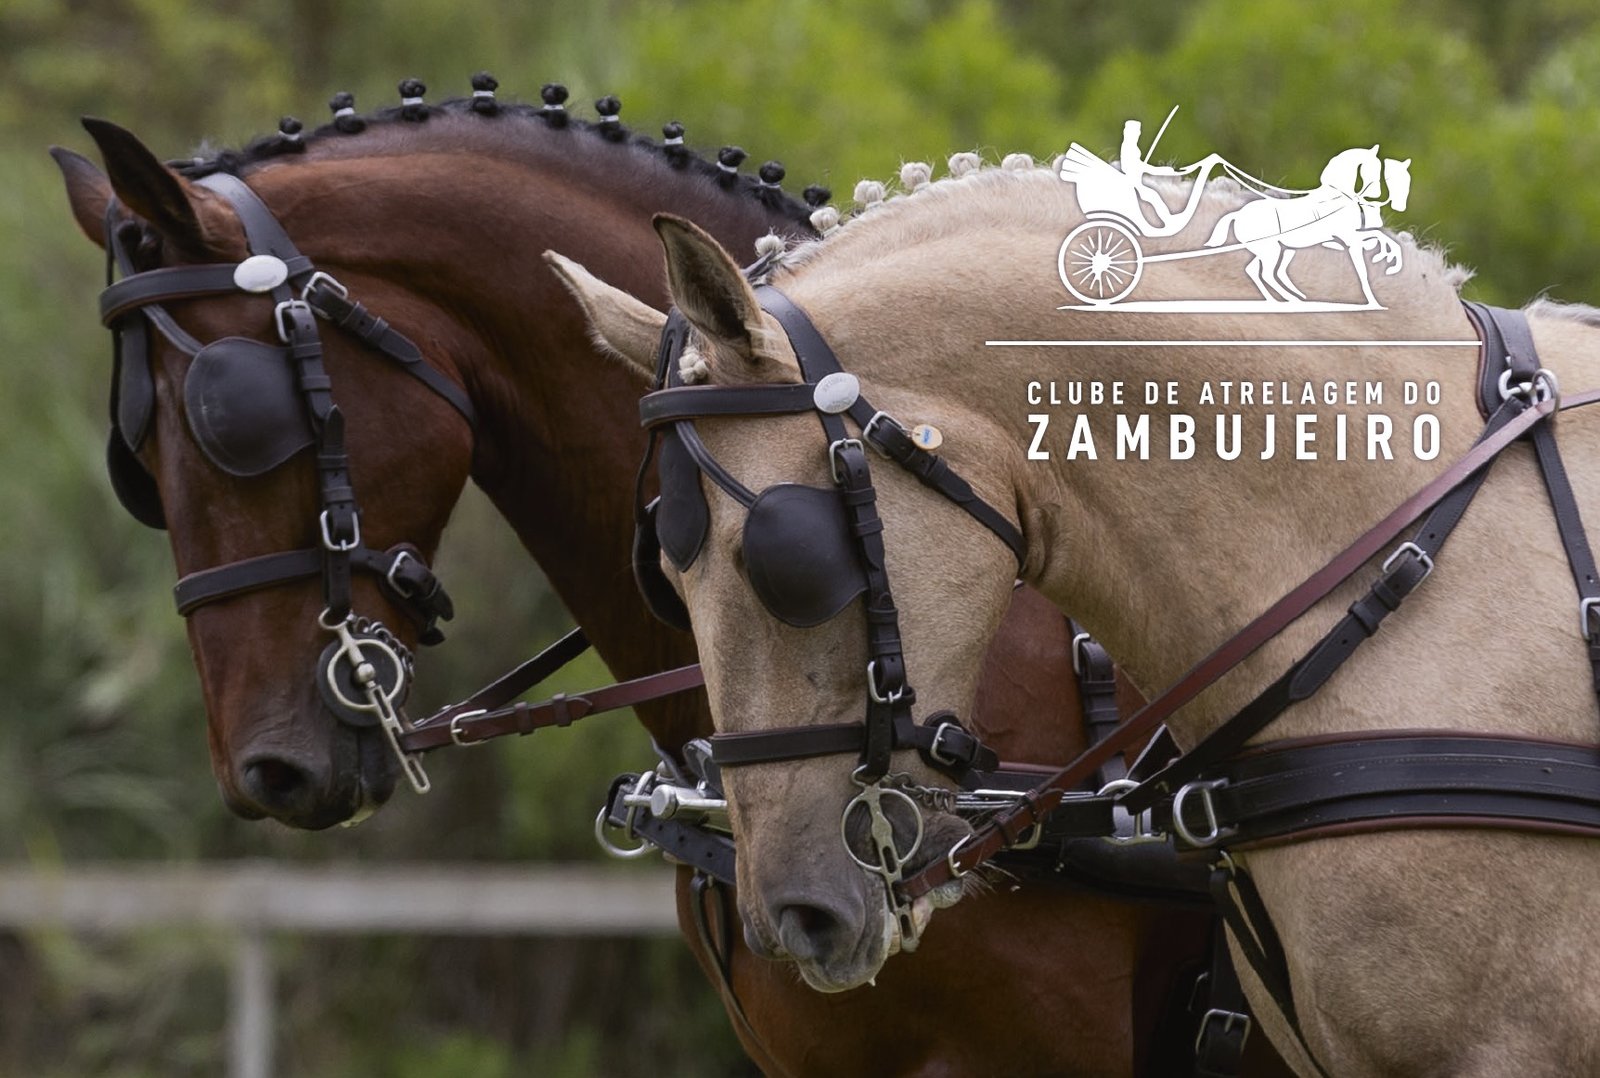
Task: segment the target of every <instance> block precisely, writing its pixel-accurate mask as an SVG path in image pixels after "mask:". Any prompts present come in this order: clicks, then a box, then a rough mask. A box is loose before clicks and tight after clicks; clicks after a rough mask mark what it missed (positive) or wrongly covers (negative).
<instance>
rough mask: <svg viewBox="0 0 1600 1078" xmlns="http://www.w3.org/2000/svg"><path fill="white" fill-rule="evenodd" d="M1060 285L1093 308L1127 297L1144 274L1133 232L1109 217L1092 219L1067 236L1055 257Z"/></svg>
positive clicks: (1137, 243) (1140, 255) (1141, 255)
mask: <svg viewBox="0 0 1600 1078" xmlns="http://www.w3.org/2000/svg"><path fill="white" fill-rule="evenodd" d="M1056 267H1057V270H1058V271H1059V272H1060V274H1061V283H1062V284H1064V285H1066V286H1067V291H1068V292H1071V293H1072V294H1073V295H1074V296H1077V297H1078V298H1079V299H1081V300H1083V302H1085V303H1087V304H1089V305H1090V306H1094V307H1104V306H1109V305H1110V304H1113V303H1115V302H1117V300H1119V299H1123V298H1125V297H1126V296H1127V295H1128V293H1130V292H1132V291H1133V286H1134V285H1136V284H1138V283H1139V275H1140V274H1141V273H1143V272H1144V254H1143V252H1141V251H1140V250H1139V241H1138V239H1136V238H1135V237H1134V234H1133V230H1132V229H1130V228H1129V227H1128V226H1127V225H1124V224H1123V223H1122V222H1121V221H1119V220H1116V219H1115V218H1110V217H1100V218H1091V219H1089V220H1087V221H1085V222H1084V223H1083V224H1081V225H1079V226H1078V227H1077V228H1075V229H1073V230H1072V231H1071V232H1069V233H1067V238H1066V239H1065V240H1063V241H1062V243H1061V253H1060V254H1058V255H1057V256H1056Z"/></svg>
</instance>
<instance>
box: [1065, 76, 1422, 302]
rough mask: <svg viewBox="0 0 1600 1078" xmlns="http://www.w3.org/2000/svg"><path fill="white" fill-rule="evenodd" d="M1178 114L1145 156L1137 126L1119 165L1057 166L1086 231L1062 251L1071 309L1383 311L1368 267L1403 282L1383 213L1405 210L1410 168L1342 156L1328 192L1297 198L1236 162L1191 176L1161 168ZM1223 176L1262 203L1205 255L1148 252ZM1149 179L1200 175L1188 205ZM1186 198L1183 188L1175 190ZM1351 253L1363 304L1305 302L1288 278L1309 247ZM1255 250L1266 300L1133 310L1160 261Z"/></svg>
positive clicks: (1090, 157)
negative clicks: (1142, 283)
mask: <svg viewBox="0 0 1600 1078" xmlns="http://www.w3.org/2000/svg"><path fill="white" fill-rule="evenodd" d="M1177 111H1178V109H1177V107H1176V106H1174V107H1173V109H1172V111H1171V112H1169V113H1168V114H1167V119H1166V122H1164V123H1163V124H1162V125H1161V130H1159V131H1157V132H1156V137H1155V138H1154V139H1152V140H1151V142H1150V146H1149V147H1148V148H1147V149H1146V150H1144V151H1143V152H1141V151H1140V148H1139V139H1140V134H1141V128H1140V124H1139V121H1138V120H1129V121H1128V122H1127V123H1126V124H1124V125H1123V129H1122V148H1121V151H1120V153H1119V155H1118V159H1117V161H1116V162H1114V163H1113V162H1108V161H1103V160H1101V159H1100V158H1099V157H1097V156H1096V155H1095V154H1093V153H1092V152H1090V151H1089V150H1086V149H1084V148H1083V147H1082V146H1080V145H1078V144H1077V143H1076V142H1074V143H1073V144H1072V146H1071V148H1070V149H1068V150H1067V152H1066V154H1065V155H1063V156H1062V158H1061V159H1060V173H1061V178H1062V179H1063V180H1065V181H1066V182H1068V183H1070V184H1073V185H1074V186H1075V187H1076V194H1077V198H1078V206H1079V208H1080V209H1081V210H1082V211H1083V214H1084V221H1083V223H1082V224H1080V225H1078V226H1077V227H1076V228H1074V229H1073V230H1072V231H1071V232H1069V233H1068V234H1067V238H1066V239H1065V240H1064V241H1063V242H1062V244H1061V250H1060V253H1059V254H1058V255H1057V259H1056V264H1057V270H1058V272H1059V273H1060V275H1061V283H1062V284H1064V285H1065V286H1066V288H1067V291H1068V292H1070V293H1072V295H1073V296H1074V297H1076V298H1077V299H1078V300H1080V301H1081V302H1080V303H1075V304H1066V305H1064V306H1062V307H1061V308H1060V309H1061V310H1064V311H1106V310H1126V311H1174V312H1176V311H1190V312H1223V311H1226V312H1233V313H1248V312H1252V311H1260V312H1265V311H1272V312H1284V311H1351V310H1356V311H1362V310H1367V311H1381V310H1383V309H1384V308H1383V307H1382V305H1381V304H1379V303H1378V301H1377V299H1376V298H1375V297H1374V296H1373V294H1372V283H1371V281H1370V279H1369V271H1368V268H1367V264H1368V262H1369V260H1370V261H1371V262H1372V263H1373V264H1378V263H1383V264H1384V265H1385V269H1384V272H1385V273H1386V274H1394V273H1398V272H1400V267H1401V248H1400V244H1399V243H1398V242H1396V240H1395V239H1394V237H1392V236H1390V235H1388V234H1387V233H1385V232H1384V231H1383V219H1382V215H1381V211H1382V209H1383V208H1384V207H1386V206H1393V207H1394V208H1395V209H1396V210H1404V209H1405V208H1406V199H1407V197H1408V196H1409V194H1410V191H1411V172H1410V167H1411V160H1410V158H1407V159H1406V160H1404V161H1399V160H1396V159H1394V158H1392V157H1385V158H1380V157H1379V155H1378V147H1377V146H1371V147H1361V146H1357V147H1353V148H1351V149H1348V150H1344V151H1342V152H1340V153H1337V154H1335V155H1334V156H1333V157H1332V158H1330V159H1329V161H1328V163H1327V165H1326V166H1325V167H1324V168H1323V170H1322V176H1321V178H1320V181H1319V184H1318V186H1316V187H1313V188H1306V189H1303V190H1295V189H1292V188H1285V187H1277V186H1275V185H1273V184H1270V183H1267V182H1266V181H1265V180H1261V179H1258V178H1257V177H1255V176H1252V175H1250V174H1249V173H1247V172H1245V171H1244V170H1243V169H1240V168H1238V167H1236V166H1234V165H1233V164H1232V163H1230V162H1229V161H1228V160H1227V159H1225V158H1224V157H1222V155H1220V154H1216V153H1212V154H1207V155H1206V156H1205V157H1203V158H1201V159H1200V160H1198V161H1196V162H1194V163H1193V164H1190V165H1185V166H1184V167H1182V168H1167V167H1163V166H1157V165H1152V164H1150V163H1149V160H1150V157H1151V155H1152V153H1153V151H1154V150H1155V146H1156V143H1158V142H1159V141H1160V140H1161V136H1162V135H1163V134H1164V133H1165V132H1166V129H1167V125H1168V124H1170V123H1171V122H1172V117H1173V115H1175V114H1176V113H1177ZM1219 170H1220V172H1221V173H1223V174H1225V175H1227V176H1231V177H1232V178H1233V179H1234V180H1236V181H1237V182H1238V183H1239V184H1241V185H1242V186H1243V187H1245V188H1246V189H1247V190H1249V191H1251V192H1253V193H1254V194H1255V195H1256V196H1258V197H1256V198H1254V199H1252V200H1251V201H1249V202H1246V203H1245V204H1244V205H1243V206H1240V207H1239V208H1238V209H1236V210H1233V211H1231V212H1229V213H1226V214H1224V215H1223V216H1222V217H1221V219H1219V220H1218V221H1217V223H1216V224H1215V225H1214V226H1213V228H1212V230H1211V234H1210V235H1209V236H1208V237H1207V238H1206V239H1205V240H1204V242H1203V243H1202V244H1201V245H1200V246H1199V247H1196V248H1193V249H1189V250H1178V251H1164V252H1162V253H1159V254H1146V253H1145V252H1144V249H1143V247H1142V246H1141V244H1140V241H1141V240H1150V239H1158V238H1164V237H1168V236H1176V235H1177V234H1178V233H1180V232H1182V231H1183V230H1184V229H1185V228H1187V227H1188V226H1189V223H1190V221H1191V220H1192V219H1193V217H1194V215H1195V211H1196V210H1197V209H1199V207H1200V203H1201V200H1202V196H1203V194H1204V193H1205V188H1206V183H1207V182H1208V181H1209V180H1210V179H1211V177H1212V175H1213V174H1214V173H1216V172H1218V171H1219ZM1150 177H1171V178H1181V177H1192V181H1193V182H1192V183H1191V184H1190V186H1189V189H1188V192H1187V194H1186V195H1185V196H1184V197H1185V201H1184V204H1183V206H1181V207H1180V208H1177V209H1174V208H1172V207H1171V206H1169V205H1168V203H1167V200H1166V198H1165V197H1164V194H1163V191H1162V190H1161V189H1160V188H1158V187H1156V186H1153V185H1151V184H1149V183H1147V182H1146V181H1147V179H1149V178H1150ZM1166 189H1167V191H1168V192H1170V193H1174V194H1176V193H1178V192H1179V191H1181V188H1180V187H1178V186H1177V185H1166ZM1319 246H1320V247H1328V248H1332V249H1335V250H1340V249H1342V250H1343V251H1344V252H1345V253H1346V254H1347V255H1348V256H1349V258H1350V264H1351V266H1352V267H1353V268H1354V270H1355V275H1356V278H1357V280H1358V281H1359V282H1360V284H1361V292H1362V295H1363V296H1364V297H1365V302H1361V303H1349V302H1339V301H1332V300H1319V299H1312V298H1310V297H1308V296H1307V295H1306V294H1305V293H1304V292H1302V291H1301V290H1300V288H1299V286H1298V285H1296V284H1295V283H1294V281H1293V280H1292V279H1291V278H1290V277H1289V265H1290V263H1291V262H1292V261H1293V260H1294V256H1295V253H1296V252H1297V251H1302V250H1305V249H1307V248H1313V247H1319ZM1228 251H1248V252H1250V260H1249V261H1248V262H1247V263H1246V264H1245V267H1244V272H1245V275H1246V276H1247V277H1248V278H1249V279H1250V281H1251V282H1252V283H1253V284H1254V285H1255V286H1256V287H1257V288H1258V289H1260V291H1261V298H1260V299H1180V300H1129V299H1128V297H1129V296H1130V295H1131V294H1132V293H1133V290H1134V288H1135V287H1137V285H1138V284H1139V280H1140V278H1141V277H1142V276H1143V275H1144V271H1145V267H1146V266H1149V265H1151V264H1154V263H1158V262H1175V261H1178V260H1181V259H1186V258H1201V257H1205V256H1208V255H1216V254H1223V253H1225V252H1228Z"/></svg>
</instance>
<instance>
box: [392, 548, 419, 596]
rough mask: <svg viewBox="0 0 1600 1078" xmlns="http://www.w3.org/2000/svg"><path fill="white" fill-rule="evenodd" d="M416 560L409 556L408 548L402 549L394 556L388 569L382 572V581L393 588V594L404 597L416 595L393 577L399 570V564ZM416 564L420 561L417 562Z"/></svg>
mask: <svg viewBox="0 0 1600 1078" xmlns="http://www.w3.org/2000/svg"><path fill="white" fill-rule="evenodd" d="M416 560H417V559H416V558H414V557H412V556H411V552H410V551H409V550H402V551H400V552H399V553H397V554H396V555H395V556H394V563H393V564H392V565H390V566H389V571H388V572H387V573H384V574H383V579H384V581H385V582H387V583H388V585H389V586H390V587H391V588H393V589H394V590H395V594H397V595H399V596H401V597H403V598H406V599H411V598H414V597H415V596H416V592H414V591H413V590H412V589H411V588H410V587H409V586H408V585H402V584H401V583H400V581H398V580H396V579H395V577H394V575H395V574H396V573H398V572H399V571H400V566H402V565H404V564H405V563H406V562H408V561H416ZM418 564H421V563H420V562H418Z"/></svg>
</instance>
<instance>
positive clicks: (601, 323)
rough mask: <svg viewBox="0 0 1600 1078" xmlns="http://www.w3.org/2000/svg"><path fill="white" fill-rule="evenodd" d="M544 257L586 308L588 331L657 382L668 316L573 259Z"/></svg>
mask: <svg viewBox="0 0 1600 1078" xmlns="http://www.w3.org/2000/svg"><path fill="white" fill-rule="evenodd" d="M544 260H545V261H546V262H548V263H550V268H551V269H552V270H554V271H555V274H556V276H557V277H559V278H560V279H561V283H562V284H564V285H566V286H567V291H568V292H571V293H572V295H573V298H574V299H576V300H577V301H578V305H579V306H580V307H582V308H583V314H584V317H585V318H587V319H588V320H589V332H590V333H591V335H592V336H593V337H594V340H595V343H596V344H598V345H599V346H600V348H601V350H602V351H604V352H606V353H608V354H610V355H613V356H616V357H617V358H618V359H621V360H622V362H623V365H624V366H626V367H627V368H628V370H629V371H630V372H631V373H633V374H635V375H637V376H638V377H639V378H640V379H641V380H642V381H643V382H644V383H645V384H646V385H652V384H654V382H655V378H656V367H655V358H656V350H657V349H658V348H659V346H660V344H661V329H662V327H663V326H665V325H666V324H667V316H666V315H664V314H662V313H661V312H660V311H658V310H656V309H655V308H654V307H651V306H650V305H649V304H647V303H644V302H642V301H641V300H638V299H635V298H634V297H633V296H631V295H629V294H628V293H627V292H624V291H623V290H622V289H620V288H613V287H612V286H611V285H608V284H606V283H605V282H604V281H602V280H600V279H599V278H598V277H596V276H595V275H594V274H592V273H590V272H589V271H588V270H586V269H584V268H583V267H582V266H580V265H578V263H576V262H574V261H572V259H570V258H566V257H563V256H562V255H559V254H557V253H556V252H554V251H546V252H545V253H544Z"/></svg>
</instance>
